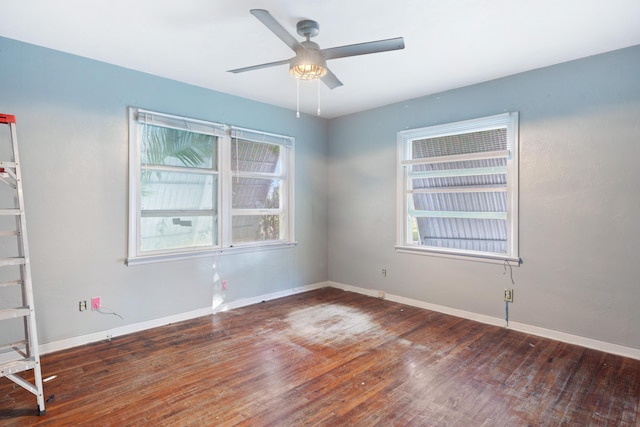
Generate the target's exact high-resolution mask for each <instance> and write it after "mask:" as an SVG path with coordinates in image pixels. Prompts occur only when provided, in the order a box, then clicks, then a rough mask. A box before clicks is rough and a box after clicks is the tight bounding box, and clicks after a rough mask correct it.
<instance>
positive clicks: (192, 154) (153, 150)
mask: <svg viewBox="0 0 640 427" xmlns="http://www.w3.org/2000/svg"><path fill="white" fill-rule="evenodd" d="M141 128H142V129H141V132H142V146H141V150H142V151H141V153H140V154H141V156H140V160H141V163H142V164H151V165H164V166H182V167H191V168H214V169H216V170H217V164H218V161H217V158H216V157H217V151H218V149H217V138H216V137H215V136H211V135H204V134H201V133H195V132H189V131H185V130H178V129H170V128H165V127H159V126H152V125H142V126H141Z"/></svg>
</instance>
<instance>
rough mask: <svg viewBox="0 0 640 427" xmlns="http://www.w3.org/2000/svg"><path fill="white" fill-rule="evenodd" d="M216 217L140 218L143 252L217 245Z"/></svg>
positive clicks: (141, 247)
mask: <svg viewBox="0 0 640 427" xmlns="http://www.w3.org/2000/svg"><path fill="white" fill-rule="evenodd" d="M216 222H217V218H216V216H215V215H213V214H212V215H203V216H181V217H146V216H143V217H142V218H140V227H141V237H140V249H141V250H142V251H160V250H167V249H182V248H198V247H206V246H212V245H216V244H217V243H218V237H217V225H216Z"/></svg>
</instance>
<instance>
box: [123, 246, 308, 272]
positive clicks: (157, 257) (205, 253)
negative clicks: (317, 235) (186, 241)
mask: <svg viewBox="0 0 640 427" xmlns="http://www.w3.org/2000/svg"><path fill="white" fill-rule="evenodd" d="M297 244H298V243H297V242H286V243H281V242H278V243H270V244H264V245H251V246H249V245H247V246H234V247H230V248H217V249H206V250H201V251H191V252H175V253H163V254H154V255H144V256H137V257H130V258H127V259H126V260H125V262H124V263H125V264H126V265H127V266H129V267H131V266H134V265H141V264H153V263H156V262H167V261H179V260H184V259H192V258H206V257H213V256H218V255H231V254H244V253H250V252H262V251H268V250H273V249H286V248H293V247H295V246H296V245H297Z"/></svg>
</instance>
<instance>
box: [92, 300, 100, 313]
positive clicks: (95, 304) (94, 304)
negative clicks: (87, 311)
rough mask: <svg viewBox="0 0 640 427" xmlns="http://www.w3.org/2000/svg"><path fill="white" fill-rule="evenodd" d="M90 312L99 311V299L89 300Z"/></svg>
mask: <svg viewBox="0 0 640 427" xmlns="http://www.w3.org/2000/svg"><path fill="white" fill-rule="evenodd" d="M91 310H93V311H96V310H100V297H93V298H91Z"/></svg>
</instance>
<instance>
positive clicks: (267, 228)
mask: <svg viewBox="0 0 640 427" xmlns="http://www.w3.org/2000/svg"><path fill="white" fill-rule="evenodd" d="M232 222H233V230H232V236H231V239H232V240H233V243H248V242H256V241H267V240H279V239H280V216H279V215H236V216H234V217H233V221H232Z"/></svg>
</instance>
